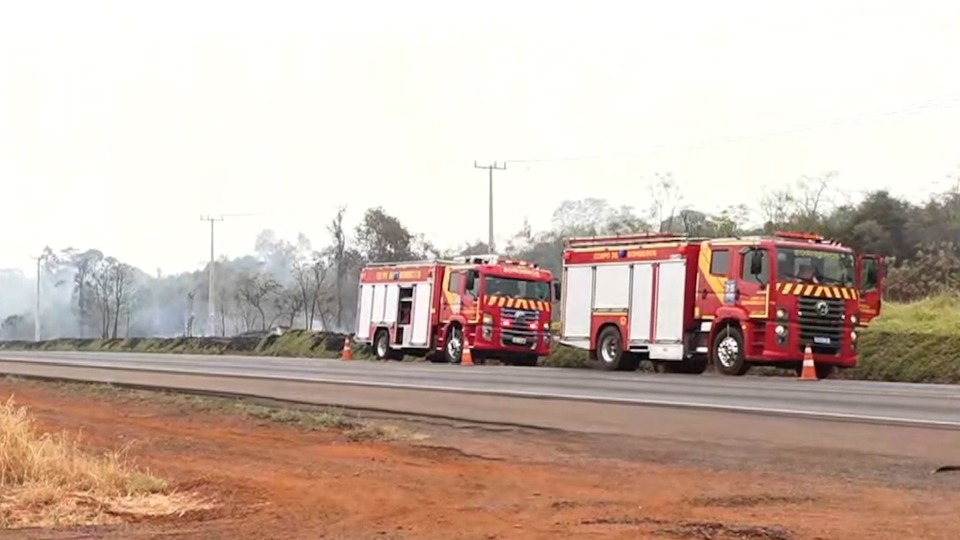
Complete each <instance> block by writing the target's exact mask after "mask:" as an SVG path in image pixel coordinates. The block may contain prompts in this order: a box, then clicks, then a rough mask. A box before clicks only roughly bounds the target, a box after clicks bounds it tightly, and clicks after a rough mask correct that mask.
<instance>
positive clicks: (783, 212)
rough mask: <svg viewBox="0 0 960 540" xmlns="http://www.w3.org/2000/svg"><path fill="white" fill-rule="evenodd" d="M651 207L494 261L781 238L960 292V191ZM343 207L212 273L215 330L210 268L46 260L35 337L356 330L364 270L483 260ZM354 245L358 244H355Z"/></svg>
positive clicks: (904, 284) (809, 180) (672, 191)
mask: <svg viewBox="0 0 960 540" xmlns="http://www.w3.org/2000/svg"><path fill="white" fill-rule="evenodd" d="M649 185H650V186H651V188H650V193H649V198H648V201H649V204H647V205H645V206H644V207H641V208H635V207H630V206H616V205H613V204H611V203H610V202H609V201H607V200H604V199H598V198H587V199H581V200H568V201H564V202H563V203H562V204H561V205H560V206H559V207H558V208H557V209H556V210H555V211H554V213H553V216H552V226H551V227H550V228H549V229H548V230H543V231H534V230H532V228H531V227H530V226H529V224H525V225H524V226H523V227H522V228H521V230H519V231H517V232H516V233H515V234H514V235H513V236H512V237H511V238H510V240H509V242H508V243H507V245H506V246H504V248H503V249H502V250H501V251H503V252H504V253H507V254H509V255H510V256H514V257H519V258H524V259H528V260H532V261H534V262H537V263H539V264H540V265H541V266H544V267H546V268H549V269H551V270H553V271H554V272H557V273H558V272H559V270H560V261H561V256H562V251H563V245H564V239H566V238H568V237H570V236H577V235H591V234H616V233H629V232H641V231H660V232H675V233H680V234H688V235H692V236H704V237H717V236H737V235H755V234H769V233H771V232H773V231H775V230H779V229H789V230H803V231H812V232H819V233H822V234H824V235H826V236H828V237H831V238H834V239H836V240H839V241H841V242H843V243H845V244H847V245H850V246H852V247H853V248H855V249H856V250H858V251H859V252H869V253H879V254H883V255H885V256H886V257H887V260H888V272H887V282H886V284H887V285H886V298H887V299H889V300H894V301H902V302H905V301H912V300H916V299H919V298H923V297H925V296H928V295H933V294H938V293H942V292H954V291H957V290H958V288H960V281H958V280H960V237H958V233H960V191H958V190H950V191H947V192H944V193H940V194H938V195H936V196H934V197H932V198H930V199H929V200H926V201H924V202H922V203H919V204H917V203H911V202H909V201H907V200H904V199H901V198H897V197H894V196H892V195H891V194H890V193H889V192H887V191H884V190H877V191H873V192H870V193H867V194H866V195H864V196H863V197H862V198H860V200H858V201H852V200H849V199H848V198H844V197H842V196H841V193H842V190H840V189H838V187H837V186H840V185H842V182H841V180H840V179H839V177H838V176H837V175H836V174H832V173H829V174H823V175H818V176H813V177H803V178H801V179H799V180H797V181H796V182H795V183H793V184H790V185H787V186H783V187H781V188H779V189H776V190H773V191H769V192H767V193H765V194H764V195H763V196H762V197H761V199H760V201H759V204H758V205H756V207H755V208H750V207H748V206H747V205H736V206H732V207H729V208H726V209H723V210H721V211H719V212H714V213H707V212H703V211H700V210H697V209H695V208H691V207H690V206H689V205H687V204H686V203H685V202H684V198H683V194H682V193H681V192H680V190H679V189H678V188H677V184H676V182H675V181H674V179H673V177H672V176H671V175H670V174H660V175H656V176H655V177H654V178H653V179H652V180H651V181H650V183H649ZM346 211H347V209H346V208H341V209H340V210H339V211H338V212H337V213H336V214H335V215H334V216H333V217H332V218H331V219H330V221H329V222H328V223H327V224H326V226H325V229H326V230H325V231H324V233H325V234H324V235H323V237H322V239H311V238H308V237H307V236H306V235H304V234H300V235H299V236H298V237H297V238H296V239H292V240H290V239H284V238H279V237H277V235H276V234H275V233H274V232H273V231H271V230H264V231H262V232H261V233H260V234H259V235H258V236H257V238H256V240H255V242H254V246H253V253H251V254H249V255H246V256H243V257H239V258H236V259H227V258H221V259H219V260H217V261H216V262H215V263H214V264H215V267H214V274H215V280H214V293H213V305H214V320H212V321H211V320H210V319H209V316H208V306H209V297H210V293H209V281H208V279H209V267H207V268H203V269H200V270H197V271H193V272H185V273H181V274H176V275H169V276H163V275H150V274H147V273H145V272H143V271H142V270H140V269H137V268H134V267H132V266H131V265H129V264H126V263H124V262H122V261H121V260H119V259H117V258H115V257H112V256H109V255H107V254H105V253H103V252H101V251H99V250H96V249H86V250H81V249H74V248H68V249H63V250H59V251H57V250H53V249H51V248H47V249H46V250H45V251H44V257H43V260H42V267H41V274H42V275H41V286H42V293H41V298H42V305H41V326H42V330H43V332H42V337H43V338H45V339H46V338H51V337H68V336H69V337H99V338H118V337H131V336H179V335H187V336H194V335H211V334H212V335H218V336H231V335H237V334H243V333H248V332H263V331H267V330H269V329H271V328H273V327H275V326H285V327H299V328H308V329H327V330H335V331H352V330H353V328H352V326H353V319H354V315H355V306H356V301H357V288H358V287H357V282H358V280H359V271H360V268H361V267H362V266H363V265H364V264H366V263H369V262H392V261H399V260H416V259H421V258H431V257H444V256H453V255H457V254H479V253H487V252H488V248H487V246H486V244H485V243H484V242H472V243H466V244H464V245H461V246H458V247H457V248H455V249H439V248H438V247H436V246H434V245H433V244H431V243H430V242H429V241H428V240H427V239H426V238H425V237H424V235H422V234H417V233H415V232H412V231H410V230H409V229H408V228H407V227H406V226H404V225H403V224H402V223H401V222H400V221H399V220H398V219H397V218H396V217H395V216H392V215H390V214H389V213H387V211H386V210H384V209H383V208H371V209H368V210H366V211H365V213H364V215H363V219H362V220H361V222H360V223H359V225H357V227H356V228H355V229H354V230H352V231H349V230H346V229H345V228H344V225H343V221H344V217H345V215H346ZM351 233H352V234H351ZM34 284H35V281H34V280H33V279H32V276H25V275H23V273H21V272H19V271H11V270H4V271H0V287H2V289H3V290H4V291H6V292H7V295H6V296H7V300H8V301H7V302H6V303H3V304H0V307H2V308H3V309H4V310H5V312H0V317H2V323H0V325H2V327H0V337H2V338H3V339H31V338H32V337H33V331H34V326H33V324H34V319H33V312H34V309H33V298H34V295H33V288H34Z"/></svg>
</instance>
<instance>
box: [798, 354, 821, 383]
mask: <svg viewBox="0 0 960 540" xmlns="http://www.w3.org/2000/svg"><path fill="white" fill-rule="evenodd" d="M800 380H801V381H816V380H819V379H817V366H816V364H814V363H813V349H811V348H810V345H807V348H806V349H804V350H803V369H802V370H801V371H800Z"/></svg>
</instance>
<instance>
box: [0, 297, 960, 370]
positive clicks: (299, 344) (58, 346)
mask: <svg viewBox="0 0 960 540" xmlns="http://www.w3.org/2000/svg"><path fill="white" fill-rule="evenodd" d="M345 339H346V336H344V335H342V334H334V333H325V332H312V331H306V330H290V331H287V332H285V333H283V334H282V335H274V334H270V335H265V336H262V337H236V338H171V339H160V338H132V339H107V340H101V339H84V340H82V339H59V340H50V341H42V342H30V341H8V342H0V350H47V351H57V350H63V351H66V350H80V351H105V352H106V351H117V352H148V353H182V354H236V355H254V356H290V357H294V356H296V357H313V358H339V357H340V354H341V351H342V350H343V344H344V341H345ZM860 343H861V365H860V367H858V368H856V369H853V370H847V371H844V372H842V373H841V375H840V376H841V377H843V378H849V379H866V380H880V381H899V382H929V383H960V297H958V296H957V295H954V294H951V293H942V294H939V295H936V296H931V297H929V298H926V299H923V300H918V301H915V302H910V303H894V302H887V303H885V304H884V306H883V315H882V316H881V317H879V318H878V319H876V320H875V321H874V322H873V323H872V324H871V325H870V327H869V328H867V329H866V330H864V331H863V333H862V337H861V342H860ZM353 355H354V358H355V359H358V360H363V359H371V358H372V354H371V351H369V350H367V349H366V348H364V347H358V346H356V345H354V346H353ZM408 360H413V358H408ZM541 365H543V366H550V367H564V368H584V367H589V362H588V360H587V356H586V353H585V352H584V351H581V350H579V349H573V348H570V347H565V346H563V345H554V350H553V352H552V354H550V356H548V357H546V358H543V359H541ZM760 372H762V373H763V374H767V375H770V374H776V373H775V370H774V371H771V370H761V371H760ZM784 374H788V375H792V372H784Z"/></svg>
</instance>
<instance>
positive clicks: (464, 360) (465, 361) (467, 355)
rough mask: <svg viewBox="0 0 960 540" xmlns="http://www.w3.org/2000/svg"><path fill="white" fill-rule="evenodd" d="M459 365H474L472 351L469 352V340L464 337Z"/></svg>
mask: <svg viewBox="0 0 960 540" xmlns="http://www.w3.org/2000/svg"><path fill="white" fill-rule="evenodd" d="M460 365H462V366H473V365H476V364H474V363H473V353H472V352H470V342H468V341H467V340H466V338H464V340H463V353H462V354H461V355H460Z"/></svg>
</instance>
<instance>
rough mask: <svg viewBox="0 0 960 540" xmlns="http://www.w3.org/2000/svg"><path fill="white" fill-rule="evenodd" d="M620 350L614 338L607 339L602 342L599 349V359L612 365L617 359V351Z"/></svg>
mask: <svg viewBox="0 0 960 540" xmlns="http://www.w3.org/2000/svg"><path fill="white" fill-rule="evenodd" d="M619 348H620V344H619V343H618V341H617V339H616V338H609V339H607V340H605V341H604V342H603V345H602V346H601V347H600V358H601V359H602V360H603V361H604V362H606V363H608V364H611V363H613V361H614V360H616V358H617V349H619Z"/></svg>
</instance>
